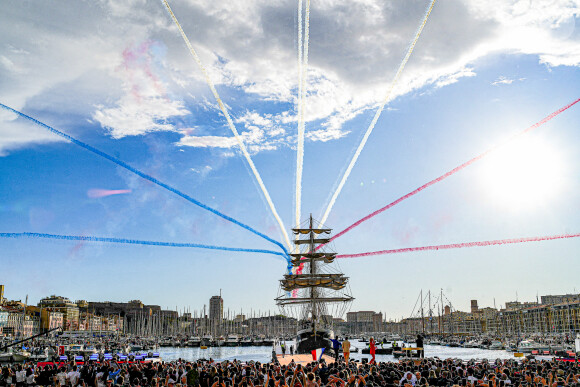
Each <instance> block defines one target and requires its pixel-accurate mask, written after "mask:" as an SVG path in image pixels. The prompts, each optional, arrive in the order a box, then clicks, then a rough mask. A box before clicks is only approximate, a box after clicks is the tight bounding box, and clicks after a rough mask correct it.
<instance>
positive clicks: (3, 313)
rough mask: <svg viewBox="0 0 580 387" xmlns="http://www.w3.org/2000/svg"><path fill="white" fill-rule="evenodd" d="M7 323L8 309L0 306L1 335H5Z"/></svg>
mask: <svg viewBox="0 0 580 387" xmlns="http://www.w3.org/2000/svg"><path fill="white" fill-rule="evenodd" d="M2 286H3V285H2ZM0 297H1V296H0ZM7 325H8V311H7V310H5V309H4V308H2V307H0V336H2V335H4V327H6V326H7Z"/></svg>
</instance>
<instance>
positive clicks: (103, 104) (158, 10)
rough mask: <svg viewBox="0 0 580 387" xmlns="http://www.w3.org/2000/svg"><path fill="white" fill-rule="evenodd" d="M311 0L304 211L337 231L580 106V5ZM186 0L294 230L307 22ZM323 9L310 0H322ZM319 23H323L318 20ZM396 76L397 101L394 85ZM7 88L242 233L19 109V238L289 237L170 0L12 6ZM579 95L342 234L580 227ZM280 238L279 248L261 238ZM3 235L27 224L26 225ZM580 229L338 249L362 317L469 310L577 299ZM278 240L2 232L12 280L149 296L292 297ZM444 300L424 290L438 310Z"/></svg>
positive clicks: (187, 299)
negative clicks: (419, 308) (421, 307)
mask: <svg viewBox="0 0 580 387" xmlns="http://www.w3.org/2000/svg"><path fill="white" fill-rule="evenodd" d="M430 3H431V2H430V1H426V0H411V1H395V2H384V1H373V0H355V1H349V2H344V1H335V0H324V1H312V2H311V6H310V19H309V22H310V24H309V36H308V38H309V39H308V64H307V67H306V74H307V76H306V78H305V80H304V85H305V99H304V126H305V143H304V148H303V149H304V163H303V175H302V187H301V189H300V193H301V198H302V205H301V206H300V210H301V215H300V218H301V220H302V221H304V220H306V219H307V217H308V215H309V214H310V213H311V214H312V215H313V217H314V218H315V219H318V220H320V219H322V217H323V214H324V212H325V210H326V209H327V207H328V205H329V203H330V199H331V197H332V195H333V193H334V192H335V190H336V188H337V187H338V186H339V182H340V181H341V178H342V176H343V174H344V172H345V171H346V170H347V167H348V165H349V163H350V161H351V158H352V156H353V154H354V153H355V150H356V148H357V146H358V145H359V143H360V141H361V139H362V138H363V136H364V133H365V131H366V130H367V128H369V125H371V123H372V120H373V117H374V115H375V113H376V112H377V109H379V107H380V106H381V105H382V103H383V102H384V101H385V98H386V96H387V95H388V98H387V104H386V105H385V108H384V110H383V111H382V114H381V115H380V117H379V118H378V121H377V123H376V126H375V127H374V130H373V131H372V133H371V134H370V136H369V140H368V142H367V143H366V145H365V147H364V149H363V150H362V152H361V154H360V157H359V158H358V160H357V161H356V163H355V164H354V166H353V168H352V172H351V174H350V175H349V177H348V179H347V180H346V182H345V184H344V188H343V189H342V190H341V192H340V194H339V195H338V196H337V200H336V202H335V204H334V206H333V207H332V209H331V211H330V213H329V216H328V219H327V220H326V222H325V225H326V226H327V227H329V228H332V229H333V233H337V232H339V231H341V230H343V229H345V228H346V227H348V226H349V225H351V224H352V223H354V222H355V221H357V220H359V219H361V218H362V217H364V216H366V215H368V214H369V213H371V212H373V211H375V210H377V209H379V208H381V207H384V206H385V205H387V204H389V203H391V202H393V201H394V200H396V199H398V198H399V197H402V196H404V195H406V194H407V193H409V192H411V191H413V190H414V189H416V188H418V187H420V186H422V185H423V184H425V183H427V182H429V181H431V180H433V179H435V178H437V177H439V176H441V175H443V174H444V173H446V172H447V171H450V170H452V169H453V168H455V167H457V166H459V165H461V164H462V163H464V162H466V161H468V160H470V159H472V158H473V157H475V156H477V155H479V154H481V153H483V152H485V151H487V150H488V149H491V148H493V147H495V146H497V145H500V144H505V143H506V140H507V139H509V138H510V137H511V136H513V135H515V134H517V133H519V132H521V131H523V130H524V129H526V128H528V127H530V126H531V125H533V124H534V123H536V122H538V121H540V120H542V119H543V118H544V117H546V116H548V115H550V114H551V113H552V112H554V111H557V110H558V109H560V108H562V107H564V106H566V105H568V104H570V103H572V102H574V101H576V100H577V99H578V98H580V93H579V90H580V87H579V86H580V68H579V66H580V1H572V0H569V1H563V0H560V1H558V0H545V1H540V0H519V1H515V0H508V1H506V0H486V1H480V0H439V1H437V2H436V3H435V5H434V7H433V10H432V12H431V13H430V15H429V17H428V19H427V22H426V24H425V27H424V29H423V30H422V32H421V35H420V37H419V39H418V40H417V43H416V45H415V46H414V50H413V52H412V54H411V56H410V57H409V60H408V62H407V63H406V66H405V67H404V69H403V71H402V73H401V75H400V77H399V78H398V79H397V81H396V82H393V80H394V79H395V75H396V73H397V71H398V69H399V68H400V65H401V63H402V61H403V58H405V55H406V53H407V50H408V49H409V47H410V44H411V43H412V42H413V39H414V37H415V36H416V33H417V31H418V28H419V26H420V25H421V23H422V21H423V20H424V18H425V15H426V11H427V9H428V8H429V6H430ZM169 4H170V6H171V8H172V10H173V12H174V14H175V17H176V18H177V19H178V20H179V22H180V23H181V26H182V27H183V31H184V32H185V34H186V35H187V37H188V38H189V40H190V42H191V45H192V47H193V48H194V49H195V51H196V53H197V54H198V55H199V59H200V61H201V63H202V64H203V66H204V68H205V70H206V71H207V75H208V79H210V80H211V82H212V83H213V84H214V85H215V89H216V91H217V93H218V94H219V96H220V97H221V100H222V101H223V104H224V107H225V108H226V109H227V112H228V115H229V116H230V117H231V121H232V124H233V126H234V127H235V129H236V130H237V131H238V132H239V134H240V137H241V140H242V141H243V144H244V145H245V148H246V149H247V153H248V155H249V156H250V157H251V159H252V162H253V163H254V164H255V169H256V170H257V171H258V172H259V174H260V176H261V179H262V180H263V185H264V187H265V188H266V189H267V192H268V194H269V196H270V197H271V202H272V203H273V205H274V206H275V209H276V212H277V214H279V218H280V220H281V222H282V224H283V227H284V230H285V232H286V233H290V229H291V228H292V227H295V226H296V224H295V223H296V222H295V216H296V196H297V193H296V192H297V186H296V175H297V150H298V148H299V145H298V127H299V121H300V114H299V102H300V98H299V74H300V71H299V60H298V58H299V55H298V52H299V47H300V46H301V45H300V40H299V30H300V29H299V22H298V21H299V17H298V2H294V1H285V0H280V1H271V0H268V1H258V0H255V1H248V0H245V1H237V0H236V1H209V0H207V1H185V0H174V1H169ZM304 4H306V2H304ZM303 18H304V17H303ZM391 89H392V92H391V93H390V94H388V92H389V90H391ZM0 103H1V104H3V105H5V106H8V107H10V108H12V109H15V110H16V111H19V112H22V113H24V114H26V115H28V116H30V117H33V118H35V119H37V120H39V121H41V122H43V123H45V124H46V125H49V126H50V127H52V128H54V129H56V130H58V131H60V132H63V133H66V134H67V135H70V136H72V137H74V138H75V139H77V140H79V141H81V142H82V143H84V144H88V145H90V146H92V147H94V148H97V149H99V150H101V151H102V152H105V153H107V154H108V155H110V156H112V157H114V158H116V159H118V160H122V161H123V162H125V163H127V164H128V165H130V166H131V167H133V168H135V169H137V170H139V171H141V172H143V173H145V174H147V175H148V176H151V177H153V178H155V179H157V180H158V181H160V182H162V183H164V184H167V185H169V186H171V187H173V188H175V189H177V190H179V191H180V192H181V193H184V194H186V195H189V197H190V198H192V200H193V201H196V202H198V203H202V204H203V205H205V206H208V207H210V208H212V209H214V210H216V211H218V212H220V213H222V214H225V215H227V216H229V217H231V218H233V219H235V220H237V221H239V222H241V223H242V224H244V225H247V226H250V227H251V228H252V229H253V230H255V231H256V233H254V232H251V231H249V230H248V229H247V228H244V227H240V226H239V225H236V224H234V223H232V222H229V221H227V220H226V219H224V218H222V217H219V216H216V215H215V213H212V212H210V211H207V210H206V209H204V208H202V207H200V206H197V205H195V204H193V203H192V201H188V200H185V199H184V198H183V197H180V196H178V195H176V194H175V193H173V192H169V191H168V190H166V189H163V188H162V187H160V186H158V185H155V184H153V183H152V182H151V181H147V180H145V179H143V178H141V177H139V176H137V175H136V174H134V173H132V172H130V171H128V170H127V169H124V168H122V167H121V166H119V165H118V164H115V163H113V162H111V161H110V160H107V159H105V158H103V157H99V156H98V155H96V154H94V153H91V152H89V151H88V150H87V149H85V148H83V147H81V146H78V145H77V144H75V143H71V142H69V141H67V140H65V139H63V138H62V137H59V136H57V135H55V134H54V133H51V132H50V131H49V130H47V129H46V128H45V127H42V126H40V125H38V124H35V123H33V122H31V121H30V120H27V119H24V118H23V117H22V116H19V115H18V114H16V113H14V112H12V111H9V110H7V109H0V233H23V232H30V233H46V234H54V235H74V236H93V237H102V238H124V239H135V240H146V241H158V242H175V243H194V244H204V245H215V246H227V247H235V248H246V249H266V250H271V251H277V252H280V251H281V249H280V247H279V246H278V245H276V244H275V243H272V241H271V240H274V241H276V242H277V243H280V244H285V242H284V241H285V238H284V234H283V232H282V231H281V229H280V227H279V224H278V222H277V220H276V218H275V216H274V215H273V212H272V210H271V208H270V205H269V204H268V200H267V198H266V197H265V195H264V193H263V191H262V189H261V188H260V184H259V183H258V182H257V180H256V178H255V177H254V174H253V172H252V168H251V166H250V165H249V163H248V161H247V160H246V158H245V157H244V155H243V152H242V151H241V150H240V147H239V145H238V142H237V141H236V139H235V137H234V135H233V134H232V131H231V128H230V127H229V126H228V122H227V120H226V118H225V117H224V115H223V112H222V110H220V107H219V104H218V102H217V101H216V99H215V98H214V95H213V94H212V91H211V89H210V87H209V86H208V84H207V82H206V78H205V76H204V73H203V71H202V70H201V69H200V67H199V66H198V64H197V63H196V61H195V59H194V58H193V57H192V55H191V53H190V51H189V49H188V47H187V45H186V44H185V43H184V40H183V39H182V37H181V35H180V32H179V30H178V28H177V27H176V25H175V23H174V22H173V20H172V18H171V16H170V15H169V13H168V12H167V10H166V7H165V5H164V3H163V2H162V1H153V0H131V1H124V2H118V1H113V0H110V1H105V0H101V1H60V2H50V3H47V2H44V1H8V2H6V3H5V4H4V7H3V12H2V13H1V14H0ZM578 122H580V103H579V104H577V105H574V106H572V107H570V108H569V109H567V110H565V111H563V112H562V113H560V114H558V115H557V116H555V117H554V118H553V119H551V120H550V121H548V122H546V123H545V124H543V125H541V126H539V127H537V128H535V129H533V130H531V131H529V132H528V133H527V134H525V135H522V136H519V137H517V139H515V140H513V141H511V142H509V144H507V145H503V146H501V147H499V148H494V149H496V151H494V152H492V153H491V154H489V156H486V157H485V158H483V159H481V160H479V161H477V162H475V163H473V164H472V165H470V166H468V167H466V168H464V169H463V170H461V171H459V172H457V173H455V174H453V175H452V176H450V177H448V178H446V179H444V180H443V181H440V182H438V183H436V184H433V185H432V186H430V187H428V188H426V189H424V190H422V191H421V192H419V193H418V194H417V195H414V196H412V197H410V198H408V199H406V200H404V201H402V202H401V203H399V204H397V205H395V206H393V207H392V208H390V209H389V210H387V211H385V212H383V213H381V214H380V215H377V216H375V217H374V218H372V219H370V220H368V221H366V222H364V223H363V224H361V225H360V226H359V227H357V228H355V229H353V230H352V231H350V232H348V233H346V234H344V235H343V236H341V237H340V238H337V239H336V240H334V241H333V242H332V248H333V249H334V251H336V252H338V253H339V254H355V253H364V252H372V251H379V250H388V249H398V248H406V247H421V246H431V245H441V244H451V243H464V242H476V241H488V240H499V239H511V238H524V237H540V236H550V235H564V234H578V233H580V200H578V199H579V196H578V192H580V149H579V145H580V132H579V131H578ZM257 233H261V234H262V235H264V236H267V238H269V239H271V240H267V239H266V238H264V237H262V236H260V235H257ZM5 235H6V234H5ZM579 251H580V238H565V239H558V240H550V241H541V242H527V243H518V244H509V245H498V246H485V247H466V248H459V249H448V250H431V251H415V252H408V253H399V254H386V255H377V256H371V257H360V258H344V259H337V262H338V265H339V268H340V270H342V272H344V273H345V275H347V276H349V277H350V291H351V294H352V296H353V297H355V301H354V302H353V303H352V305H351V309H350V310H352V311H357V310H375V311H381V312H383V313H384V315H385V317H386V318H388V319H400V318H402V317H408V316H409V315H410V314H411V313H412V311H413V307H414V305H415V302H416V300H417V297H418V296H419V293H420V292H421V290H422V291H423V294H427V292H429V291H431V292H432V294H433V297H432V300H433V301H435V299H436V298H437V295H439V294H441V292H443V293H444V295H445V298H446V300H448V302H451V303H452V305H453V307H454V308H455V309H457V310H466V311H467V310H469V301H470V300H472V299H477V300H478V301H479V305H480V307H485V306H493V305H494V303H495V304H496V305H497V306H498V307H499V306H501V305H504V304H505V302H507V301H514V300H520V301H535V300H536V298H537V297H538V296H541V295H544V294H565V293H573V292H576V293H578V292H579V290H578V289H577V286H579V285H578V281H577V279H578V275H577V273H578V270H579V269H580V262H579V260H578V258H580V257H579ZM285 270H286V262H285V260H284V259H283V258H282V257H281V256H279V255H274V254H264V253H249V252H234V251H217V250H208V249H201V248H186V247H162V246H140V245H122V244H110V243H104V242H88V241H86V242H79V241H68V240H54V239H43V238H8V237H2V238H0V283H2V284H4V285H6V292H5V293H6V294H5V296H6V297H8V298H11V299H22V300H24V299H25V297H26V296H28V299H29V302H31V303H37V302H38V301H39V300H40V299H41V298H42V297H45V296H48V295H51V294H56V295H61V296H65V297H68V298H70V299H73V300H80V299H85V300H90V301H105V300H110V301H117V302H126V301H129V300H132V299H140V300H142V301H143V302H144V303H146V304H157V305H161V306H162V307H165V308H169V309H176V308H177V309H179V310H190V311H192V312H193V311H199V310H201V309H202V308H203V305H204V304H206V305H207V304H208V302H209V298H210V297H211V296H213V295H216V294H219V292H220V291H221V292H222V295H223V297H224V308H225V310H226V311H228V310H230V311H231V313H234V312H236V313H239V312H240V311H241V312H243V313H244V314H246V315H249V314H252V313H254V314H256V313H264V312H265V311H272V312H274V311H276V306H275V303H274V298H275V297H276V296H277V294H278V287H279V279H280V278H281V277H282V275H283V274H284V272H285ZM425 307H427V306H425Z"/></svg>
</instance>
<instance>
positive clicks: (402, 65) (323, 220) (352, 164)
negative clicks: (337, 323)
mask: <svg viewBox="0 0 580 387" xmlns="http://www.w3.org/2000/svg"><path fill="white" fill-rule="evenodd" d="M434 5H435V0H432V1H431V5H430V6H429V8H428V9H427V12H426V13H425V17H424V18H423V23H421V26H420V27H419V29H418V30H417V33H416V34H415V39H413V42H412V43H411V46H410V47H409V49H408V50H407V55H405V58H404V59H403V61H402V62H401V64H400V66H399V69H398V70H397V73H396V74H395V78H394V79H393V81H392V82H391V86H390V87H389V90H388V92H387V95H386V96H385V99H384V100H383V103H382V105H381V106H380V107H379V109H378V110H377V112H376V113H375V116H374V118H373V120H372V121H371V124H370V125H369V127H368V128H367V131H366V132H365V135H364V136H363V138H362V140H361V142H360V144H359V145H358V148H357V149H356V152H355V153H354V155H353V156H352V159H351V160H350V164H349V165H348V168H346V171H345V172H344V175H343V176H342V180H341V181H340V183H339V184H338V187H337V188H336V191H334V194H333V195H332V198H331V199H330V203H329V204H328V207H327V208H326V211H325V212H324V216H323V217H322V220H321V221H320V223H324V222H326V219H328V215H330V211H331V210H332V207H333V206H334V202H336V198H337V197H338V195H339V194H340V191H342V187H343V186H344V183H346V179H348V176H349V175H350V172H351V171H352V168H353V167H354V164H355V163H356V161H357V160H358V157H359V156H360V154H361V152H362V150H363V148H364V146H365V144H366V142H367V140H368V138H369V136H370V135H371V132H372V131H373V129H374V127H375V125H376V123H377V121H378V120H379V117H380V116H381V113H382V111H383V109H384V108H385V105H386V104H387V102H389V99H390V98H391V92H392V91H393V89H394V87H395V85H396V84H397V81H398V80H399V77H400V76H401V73H402V72H403V69H404V68H405V65H406V64H407V62H408V61H409V58H410V57H411V53H412V52H413V49H414V48H415V44H417V41H418V40H419V36H421V32H422V31H423V27H425V24H427V19H428V18H429V15H430V14H431V10H433V6H434Z"/></svg>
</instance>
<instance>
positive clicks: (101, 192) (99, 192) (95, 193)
mask: <svg viewBox="0 0 580 387" xmlns="http://www.w3.org/2000/svg"><path fill="white" fill-rule="evenodd" d="M127 193H131V190H130V189H98V188H94V189H90V190H88V191H87V196H88V197H89V198H91V199H96V198H103V197H105V196H111V195H120V194H127Z"/></svg>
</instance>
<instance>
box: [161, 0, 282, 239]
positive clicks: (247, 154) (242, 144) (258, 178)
mask: <svg viewBox="0 0 580 387" xmlns="http://www.w3.org/2000/svg"><path fill="white" fill-rule="evenodd" d="M162 1H163V3H164V4H165V7H166V8H167V11H168V12H169V15H170V16H171V18H172V19H173V22H174V23H175V25H176V26H177V28H178V29H179V32H180V33H181V37H182V38H183V40H184V41H185V44H186V45H187V48H189V52H190V53H191V55H192V56H193V59H195V61H196V62H197V65H198V66H199V68H200V69H201V72H202V73H203V75H204V77H205V81H206V82H207V84H208V86H209V88H210V89H211V92H212V93H213V95H214V97H215V99H216V101H217V102H218V104H219V107H220V109H221V111H222V113H223V115H224V116H225V117H226V120H227V122H228V126H229V127H230V129H231V131H232V133H233V134H234V137H235V138H236V140H237V141H238V145H239V146H240V149H241V150H242V153H243V155H244V157H245V158H246V161H247V162H248V164H249V165H250V168H251V169H252V172H253V173H254V177H255V178H256V181H257V182H258V185H259V186H260V189H261V190H262V193H263V194H264V196H265V197H266V201H267V202H268V206H270V210H271V211H272V214H273V215H274V218H276V221H277V222H278V226H279V227H280V230H281V231H282V235H284V239H285V240H286V244H287V246H288V248H289V249H292V244H291V243H290V238H289V237H288V233H287V232H286V228H285V227H284V224H283V223H282V219H280V216H279V215H278V212H277V211H276V207H275V206H274V203H273V202H272V198H270V194H269V193H268V190H267V189H266V186H265V185H264V182H263V181H262V177H261V176H260V173H259V172H258V170H257V169H256V166H255V165H254V162H253V161H252V158H251V157H250V154H249V153H248V150H247V149H246V145H245V144H244V142H243V140H242V138H241V137H240V135H239V133H238V131H237V130H236V127H235V126H234V122H233V121H232V119H231V118H230V115H229V113H228V111H227V109H226V107H225V105H224V103H223V102H222V100H221V98H220V96H219V94H218V92H217V90H216V88H215V86H214V84H213V82H212V81H211V79H210V78H209V74H208V73H207V70H206V69H205V67H204V65H203V63H201V59H200V58H199V56H198V55H197V52H196V51H195V50H194V48H193V46H192V45H191V43H190V42H189V39H188V38H187V35H186V34H185V32H184V31H183V28H181V24H179V21H177V18H176V17H175V15H174V14H173V11H172V10H171V7H170V6H169V3H168V2H167V0H162Z"/></svg>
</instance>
